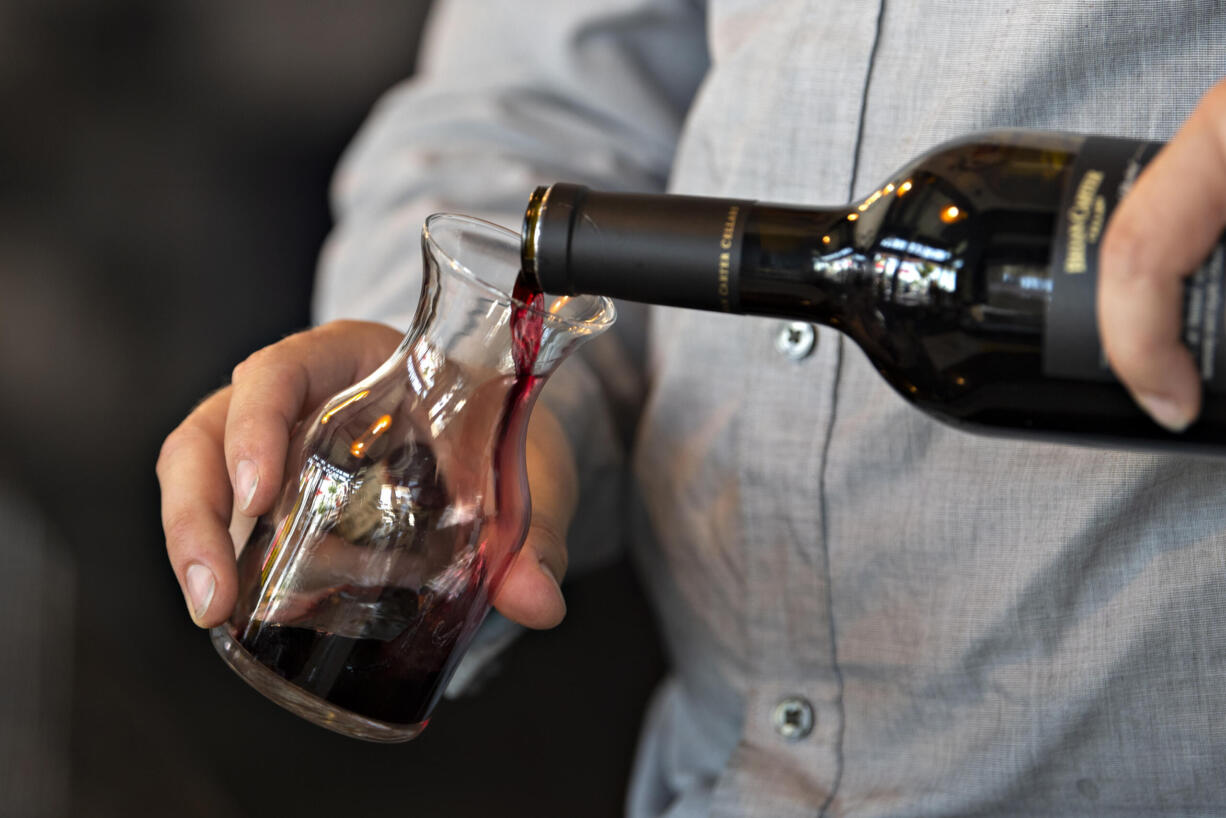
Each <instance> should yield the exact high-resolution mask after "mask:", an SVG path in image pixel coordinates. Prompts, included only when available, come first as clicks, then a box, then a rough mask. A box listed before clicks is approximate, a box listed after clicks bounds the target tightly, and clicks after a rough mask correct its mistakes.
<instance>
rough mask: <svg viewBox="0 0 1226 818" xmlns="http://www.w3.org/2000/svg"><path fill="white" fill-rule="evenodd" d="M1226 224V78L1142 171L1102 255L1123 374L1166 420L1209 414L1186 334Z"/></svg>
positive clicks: (1101, 314) (1108, 313)
mask: <svg viewBox="0 0 1226 818" xmlns="http://www.w3.org/2000/svg"><path fill="white" fill-rule="evenodd" d="M1224 227H1226V82H1221V83H1219V84H1218V85H1216V86H1215V87H1214V88H1213V89H1212V90H1211V91H1210V92H1209V93H1208V94H1206V95H1205V96H1204V97H1203V98H1202V99H1201V101H1200V103H1199V105H1198V106H1197V108H1196V110H1195V111H1194V112H1193V113H1192V115H1191V116H1190V117H1189V118H1188V119H1187V121H1186V122H1185V123H1184V125H1183V127H1182V128H1180V130H1179V132H1178V133H1177V134H1176V135H1175V137H1174V138H1173V139H1172V140H1171V141H1170V143H1169V144H1167V145H1166V147H1164V148H1163V149H1162V150H1161V151H1159V152H1158V155H1157V156H1156V157H1154V159H1153V161H1152V162H1150V163H1149V165H1148V166H1147V167H1146V168H1145V170H1144V171H1143V172H1142V173H1141V175H1140V176H1139V177H1138V178H1137V181H1136V183H1135V184H1134V185H1133V187H1132V189H1131V190H1130V191H1129V193H1128V195H1127V196H1125V197H1124V200H1123V201H1122V202H1121V203H1120V206H1119V208H1118V209H1117V210H1116V212H1115V214H1114V215H1113V216H1112V218H1111V221H1110V223H1109V224H1108V226H1107V232H1106V235H1105V236H1104V238H1103V243H1102V249H1101V252H1100V254H1099V270H1100V273H1099V287H1098V323H1099V328H1100V331H1101V333H1102V341H1103V350H1104V352H1105V353H1106V356H1107V360H1108V362H1109V363H1110V364H1111V368H1112V369H1113V370H1114V371H1115V374H1116V376H1117V377H1118V378H1119V379H1120V381H1121V382H1122V383H1123V384H1124V386H1125V387H1127V389H1128V390H1129V392H1131V393H1132V395H1133V397H1134V398H1135V399H1136V400H1137V402H1138V403H1139V404H1140V405H1141V406H1142V408H1144V409H1145V410H1146V411H1147V412H1149V414H1150V415H1151V416H1152V417H1153V418H1154V419H1155V420H1156V421H1158V422H1159V423H1161V424H1162V425H1163V426H1166V427H1167V428H1169V429H1172V430H1175V431H1178V430H1181V429H1183V428H1184V427H1186V426H1187V425H1188V424H1189V423H1191V422H1192V420H1194V419H1195V418H1196V415H1197V414H1199V412H1200V401H1201V379H1200V375H1199V373H1198V371H1197V368H1196V365H1195V363H1194V362H1193V359H1192V356H1191V354H1190V353H1189V352H1188V350H1187V348H1186V347H1185V346H1184V345H1183V343H1182V341H1181V332H1182V329H1183V326H1182V324H1183V316H1182V309H1181V307H1182V303H1183V283H1184V279H1185V278H1186V277H1187V276H1188V275H1189V274H1191V273H1192V272H1194V271H1195V270H1196V268H1197V267H1198V266H1199V265H1200V264H1202V263H1203V262H1204V260H1205V257H1206V256H1207V255H1209V253H1210V252H1211V250H1212V249H1213V246H1214V244H1215V243H1216V241H1217V240H1218V237H1219V236H1220V235H1221V233H1222V230H1223V228H1224Z"/></svg>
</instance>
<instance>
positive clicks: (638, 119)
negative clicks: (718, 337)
mask: <svg viewBox="0 0 1226 818" xmlns="http://www.w3.org/2000/svg"><path fill="white" fill-rule="evenodd" d="M703 18H704V10H703V8H702V4H701V3H700V2H697V0H550V1H546V0H540V1H538V2H532V3H509V2H498V3H490V2H486V1H485V0H440V2H437V3H436V4H435V6H434V7H433V9H432V11H431V17H430V19H429V21H428V24H427V28H426V31H425V34H424V40H423V45H422V50H421V61H420V65H419V67H418V70H417V72H416V74H415V75H414V76H413V77H412V78H411V79H409V80H407V81H405V82H403V83H401V84H400V85H399V86H397V87H396V88H394V89H392V90H391V91H390V92H389V93H388V94H386V95H385V97H384V98H383V99H382V100H380V102H379V103H378V104H377V105H376V107H375V110H374V111H373V113H372V115H371V116H370V118H369V120H368V122H367V123H366V124H365V125H364V126H363V128H362V129H361V130H360V132H359V134H358V135H357V137H356V138H355V140H354V142H353V143H352V145H351V146H350V148H349V149H348V151H347V152H346V154H345V155H344V157H343V158H342V160H341V164H340V166H339V168H338V170H337V173H336V176H335V178H334V181H333V189H332V203H333V209H334V213H335V216H336V226H335V228H334V230H333V232H332V233H331V235H330V236H329V238H328V240H327V242H326V243H325V246H324V249H323V252H322V255H321V259H320V265H319V269H318V275H317V281H316V288H315V294H314V302H313V310H314V317H315V319H316V320H317V321H319V322H323V321H328V320H332V319H336V318H360V319H365V320H375V321H382V322H385V323H388V324H390V325H392V326H396V327H398V328H401V329H404V328H406V327H407V326H408V325H409V323H410V321H411V319H412V316H413V312H414V309H415V306H416V301H417V296H418V291H419V288H420V282H421V270H420V265H421V259H420V245H419V242H420V231H421V225H422V222H423V221H424V219H425V217H426V216H427V215H429V214H430V213H434V212H440V211H451V212H463V213H468V214H471V215H476V216H480V217H482V218H486V219H488V220H490V221H493V222H496V223H499V224H503V225H507V226H510V227H517V226H518V224H519V222H520V221H521V219H522V213H523V208H524V206H525V204H526V203H527V198H528V195H529V193H530V192H531V191H532V189H533V188H534V187H535V186H536V185H539V184H549V183H551V182H554V181H559V180H566V181H573V182H579V183H584V184H589V185H592V186H594V187H601V188H604V189H626V190H658V189H662V188H663V187H664V186H665V184H666V181H667V177H668V173H669V168H670V165H671V163H672V158H673V153H674V150H675V145H676V143H677V140H678V137H679V135H680V131H681V128H682V125H683V121H684V116H685V111H686V110H687V109H688V107H689V103H690V101H691V99H692V97H693V95H694V94H695V92H696V89H697V87H698V84H699V82H700V81H701V78H702V76H703V74H704V73H705V71H706V68H707V51H706V38H705V33H704V19H703ZM619 310H620V312H621V316H620V318H619V321H618V323H617V325H616V326H615V328H614V330H612V331H610V332H609V333H607V334H606V335H605V336H603V337H602V338H600V339H598V340H596V341H594V342H592V343H590V344H588V345H587V347H586V348H584V349H582V350H580V352H579V353H578V354H577V355H576V356H575V357H573V358H572V359H570V360H569V361H567V362H566V363H565V364H564V365H563V366H562V367H560V368H559V369H558V371H557V372H556V373H555V374H554V375H553V376H552V377H551V378H550V381H549V383H548V384H547V386H546V387H545V389H544V391H543V393H542V395H541V401H542V402H543V403H544V404H545V405H547V406H549V407H550V409H551V410H553V411H554V413H555V414H557V415H558V417H559V420H560V421H561V422H562V425H563V428H564V429H565V430H566V433H567V435H568V437H569V439H570V442H571V444H572V446H573V449H574V451H575V453H576V457H577V460H578V465H579V481H580V486H579V494H580V501H579V508H578V510H577V512H576V515H575V518H574V521H573V523H572V526H571V531H570V537H569V539H570V546H571V548H570V553H571V568H572V570H578V571H582V570H583V569H584V568H585V567H591V566H594V565H598V564H601V563H603V562H605V561H606V560H607V559H608V558H609V557H610V556H611V555H612V554H614V553H615V551H616V549H617V547H618V541H619V539H620V518H621V516H622V513H621V495H622V491H623V484H624V480H625V477H624V472H625V470H624V468H623V463H624V460H625V451H626V445H627V443H628V437H629V435H630V434H631V433H632V429H633V424H634V417H635V416H636V415H637V411H638V402H639V400H640V398H641V395H642V392H643V389H642V386H641V385H642V374H641V365H640V364H641V360H642V345H643V341H642V338H641V333H642V329H643V323H644V322H643V319H642V313H641V311H639V310H637V309H635V308H632V307H628V306H627V305H619Z"/></svg>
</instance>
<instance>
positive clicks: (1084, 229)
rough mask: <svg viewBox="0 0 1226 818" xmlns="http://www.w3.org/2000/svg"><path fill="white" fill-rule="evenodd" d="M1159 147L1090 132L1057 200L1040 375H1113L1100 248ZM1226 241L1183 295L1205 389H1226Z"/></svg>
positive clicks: (1187, 334)
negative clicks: (1102, 311) (1100, 312)
mask: <svg viewBox="0 0 1226 818" xmlns="http://www.w3.org/2000/svg"><path fill="white" fill-rule="evenodd" d="M1161 147H1162V143H1160V142H1137V141H1132V140H1126V139H1111V138H1107V137H1100V136H1091V137H1087V138H1086V140H1085V143H1084V145H1083V146H1082V148H1081V151H1080V153H1079V154H1078V156H1077V160H1076V161H1075V162H1074V163H1073V168H1072V171H1071V173H1070V174H1069V178H1068V181H1067V183H1066V186H1065V189H1064V194H1063V197H1062V199H1061V202H1060V210H1059V219H1058V222H1057V226H1056V237H1055V243H1054V245H1053V247H1052V257H1051V265H1052V267H1051V274H1052V293H1051V302H1050V304H1049V305H1048V308H1047V323H1046V329H1045V332H1044V336H1043V373H1044V374H1045V375H1051V376H1056V377H1064V378H1076V379H1079V380H1100V381H1113V380H1115V376H1114V375H1113V374H1112V373H1111V370H1110V368H1109V367H1108V365H1107V360H1106V357H1105V356H1104V355H1103V350H1102V343H1101V342H1100V340H1099V333H1098V320H1097V317H1096V315H1097V314H1096V310H1095V304H1094V301H1095V290H1096V286H1097V280H1098V250H1099V245H1100V244H1101V242H1102V238H1103V233H1104V232H1105V231H1106V226H1107V220H1108V219H1110V217H1111V214H1112V212H1114V210H1115V208H1116V206H1117V205H1119V203H1120V201H1121V200H1122V199H1123V198H1124V195H1125V194H1126V193H1127V192H1128V190H1129V188H1131V187H1132V184H1133V182H1135V181H1136V178H1137V176H1138V175H1139V174H1140V173H1141V169H1142V168H1144V167H1145V165H1146V164H1147V163H1148V162H1149V161H1150V160H1151V159H1153V157H1154V155H1155V154H1156V153H1157V152H1158V150H1159V149H1160V148H1161ZM1224 278H1226V242H1219V244H1218V245H1217V247H1216V248H1214V251H1213V253H1211V254H1210V256H1209V258H1208V259H1207V260H1206V261H1205V263H1204V264H1202V265H1201V266H1200V268H1199V269H1197V270H1196V271H1195V272H1194V273H1193V274H1192V275H1190V276H1188V278H1187V280H1186V284H1185V286H1184V298H1183V310H1184V321H1183V341H1184V344H1186V345H1187V347H1188V349H1189V350H1190V351H1191V352H1192V357H1193V359H1194V360H1195V361H1196V365H1197V367H1198V368H1199V370H1200V373H1201V378H1202V379H1203V380H1204V382H1205V388H1206V390H1208V391H1210V392H1223V391H1226V327H1223V322H1224V316H1223V307H1224V306H1226V282H1224Z"/></svg>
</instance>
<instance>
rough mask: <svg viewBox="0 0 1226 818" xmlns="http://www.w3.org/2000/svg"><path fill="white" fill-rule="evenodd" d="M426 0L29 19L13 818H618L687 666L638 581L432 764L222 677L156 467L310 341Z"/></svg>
mask: <svg viewBox="0 0 1226 818" xmlns="http://www.w3.org/2000/svg"><path fill="white" fill-rule="evenodd" d="M427 6H428V3H427V2H425V1H424V0H418V1H417V2H414V1H413V0H361V2H349V3H346V2H341V0H333V2H324V1H323V0H247V2H210V1H209V0H182V1H181V2H171V1H170V0H0V532H2V535H0V816H4V818H8V816H17V817H19V818H25V816H57V817H58V816H62V815H71V816H91V818H92V817H94V816H97V817H99V818H108V817H109V816H138V815H139V816H146V815H150V816H160V815H174V816H255V815H267V814H273V815H299V816H314V815H334V814H345V813H348V814H354V813H371V812H374V813H376V814H378V813H383V812H386V813H388V814H398V813H408V814H413V815H419V816H468V815H487V814H498V815H502V816H517V815H523V816H534V817H539V816H577V815H583V816H604V815H608V816H614V815H620V814H621V810H622V797H623V788H624V786H625V779H626V775H627V772H628V769H629V764H630V759H631V755H632V752H633V745H634V742H635V739H636V735H637V730H638V724H639V719H640V714H641V710H642V707H643V705H644V702H645V699H646V697H647V695H648V693H649V691H650V688H651V686H652V684H653V683H654V681H655V679H656V678H657V676H658V674H659V673H660V669H661V659H660V653H659V648H658V645H657V643H656V642H655V637H654V633H653V630H652V627H651V622H650V619H649V616H648V614H647V611H646V606H645V605H644V603H643V600H642V598H641V597H640V596H639V594H638V591H637V587H636V586H635V584H634V581H633V577H632V574H631V572H630V571H629V569H628V568H627V567H626V566H625V565H624V564H620V565H616V566H614V567H612V568H609V569H606V570H603V571H601V572H598V573H597V574H594V575H592V576H590V577H587V578H584V579H580V580H577V581H576V582H575V583H573V585H571V586H570V587H569V588H568V600H569V602H570V615H569V617H568V619H567V621H566V623H564V624H563V625H562V626H561V627H560V628H558V629H556V630H554V631H551V632H548V633H533V634H529V635H527V636H526V637H524V638H522V639H521V640H520V641H519V642H518V643H517V644H516V645H515V646H513V648H512V649H511V650H510V651H509V652H508V654H507V655H506V656H505V657H504V659H503V662H502V671H501V673H500V674H499V675H498V676H496V677H495V678H494V679H492V680H490V681H489V682H488V683H487V684H486V685H485V686H484V688H483V689H482V690H481V691H480V693H479V694H478V695H476V696H473V697H467V698H462V699H459V700H456V701H447V702H444V703H443V704H442V705H441V706H440V707H439V709H438V710H437V711H436V713H435V719H434V723H433V725H432V726H431V727H430V729H429V730H427V731H426V733H425V734H424V735H423V736H422V737H421V738H419V739H417V740H416V741H413V742H410V743H408V744H405V745H397V746H378V745H367V744H363V743H361V742H356V741H352V740H348V739H343V738H340V737H337V736H333V735H332V734H330V733H328V732H326V731H324V730H321V729H319V728H316V727H313V726H311V725H308V724H306V723H305V722H301V721H299V720H297V719H296V718H294V717H292V716H290V715H289V714H287V713H284V712H282V711H281V710H280V709H278V708H276V707H275V706H273V705H271V704H269V703H267V702H265V701H264V700H263V699H262V698H260V697H259V696H258V694H256V693H255V692H253V691H251V690H249V689H248V688H247V687H246V686H245V685H244V684H243V683H242V682H241V681H240V680H239V679H238V678H237V677H235V676H233V675H232V674H231V673H230V671H229V670H228V669H226V668H225V666H224V665H223V663H222V662H221V660H220V659H218V658H217V657H216V655H215V654H214V653H213V650H212V647H211V645H210V644H209V641H208V639H207V637H206V635H205V634H203V633H202V632H200V631H198V630H196V629H195V628H194V627H193V626H192V625H191V623H190V621H189V619H188V616H187V614H186V611H185V609H184V604H183V601H182V598H181V596H180V594H179V590H178V587H177V585H176V584H175V582H174V578H173V576H172V574H171V572H170V570H169V567H168V564H167V561H166V558H165V554H164V550H163V540H162V536H161V529H160V525H159V517H158V496H157V485H156V481H155V478H154V473H153V464H154V461H155V459H156V455H157V450H158V447H159V445H160V443H161V440H162V438H163V437H164V436H165V434H166V433H167V432H168V431H169V430H170V429H171V428H173V426H174V425H175V424H176V423H177V422H178V420H179V419H180V418H182V416H183V415H184V414H186V412H187V411H188V410H189V409H190V408H191V407H192V405H193V404H194V403H195V402H196V401H197V400H199V399H200V398H201V397H203V396H204V395H205V394H206V393H208V392H210V391H211V390H213V389H216V388H217V387H219V386H221V385H223V384H224V383H225V381H226V379H227V377H228V374H229V372H230V370H231V368H232V367H233V366H234V364H236V363H237V362H238V361H240V360H241V359H242V358H244V357H245V356H246V355H247V354H248V353H249V352H251V351H253V350H254V349H256V348H258V347H260V346H262V345H264V344H267V343H270V342H272V341H275V340H277V339H278V338H280V337H282V336H283V335H285V334H287V333H289V332H292V331H294V330H296V329H299V328H301V327H304V326H305V325H306V324H307V323H308V320H309V317H308V311H307V309H308V300H309V294H310V284H311V280H312V276H313V270H314V264H315V257H316V254H317V252H318V249H319V246H320V243H321V241H322V240H323V237H324V235H325V233H326V231H327V229H328V227H329V224H330V217H329V212H328V208H327V199H326V188H327V184H328V180H329V177H330V174H331V172H332V169H333V167H334V165H335V163H336V161H337V158H338V156H339V154H340V152H341V150H342V149H343V148H344V146H345V144H346V143H347V142H348V141H349V139H350V138H351V137H352V135H353V134H354V132H355V131H356V129H357V128H358V126H359V124H360V123H361V122H362V120H363V119H364V117H365V115H366V113H367V111H368V110H369V108H370V106H371V104H372V103H373V102H374V101H375V99H376V98H377V97H378V95H379V94H380V93H381V92H382V91H384V90H386V89H387V88H388V87H390V86H391V85H392V84H394V83H395V82H396V81H398V80H399V79H401V78H403V77H405V76H408V75H409V74H410V73H411V72H412V69H413V66H414V60H415V52H416V46H417V43H418V39H419V33H420V26H421V23H422V21H423V19H424V17H425V15H426V13H427V10H428V9H427Z"/></svg>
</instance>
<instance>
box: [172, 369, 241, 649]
mask: <svg viewBox="0 0 1226 818" xmlns="http://www.w3.org/2000/svg"><path fill="white" fill-rule="evenodd" d="M230 392H231V390H230V389H229V388H226V389H223V390H221V391H220V392H216V393H214V394H213V395H211V396H210V397H209V398H207V399H206V400H205V401H204V402H203V403H201V404H200V405H199V406H198V407H196V409H195V410H194V411H193V412H192V413H191V414H190V415H188V416H187V418H186V419H185V420H184V421H183V423H181V424H180V425H179V427H178V428H177V429H175V430H174V431H173V432H171V434H170V435H169V436H168V437H167V438H166V441H165V443H163V444H162V451H161V454H160V455H159V457H158V462H157V476H158V482H159V483H160V484H161V486H162V528H163V530H164V531H165V533H166V551H167V553H168V555H169V557H170V563H171V566H172V567H173V568H174V571H175V576H176V577H178V579H179V585H180V587H181V588H182V589H183V595H184V598H185V600H186V601H187V610H188V613H189V614H190V615H191V617H192V620H193V621H195V623H196V624H197V625H200V626H201V627H212V626H213V625H216V624H218V623H220V622H221V621H222V620H224V619H225V617H226V616H227V615H228V614H229V612H230V610H231V609H232V608H233V607H234V595H235V586H236V577H235V569H234V545H233V541H232V540H231V539H230V535H229V531H228V524H229V521H230V506H231V494H230V481H229V479H228V477H227V473H226V463H225V457H224V456H223V454H222V435H223V430H224V428H225V416H226V411H227V408H228V407H229V403H230Z"/></svg>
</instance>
